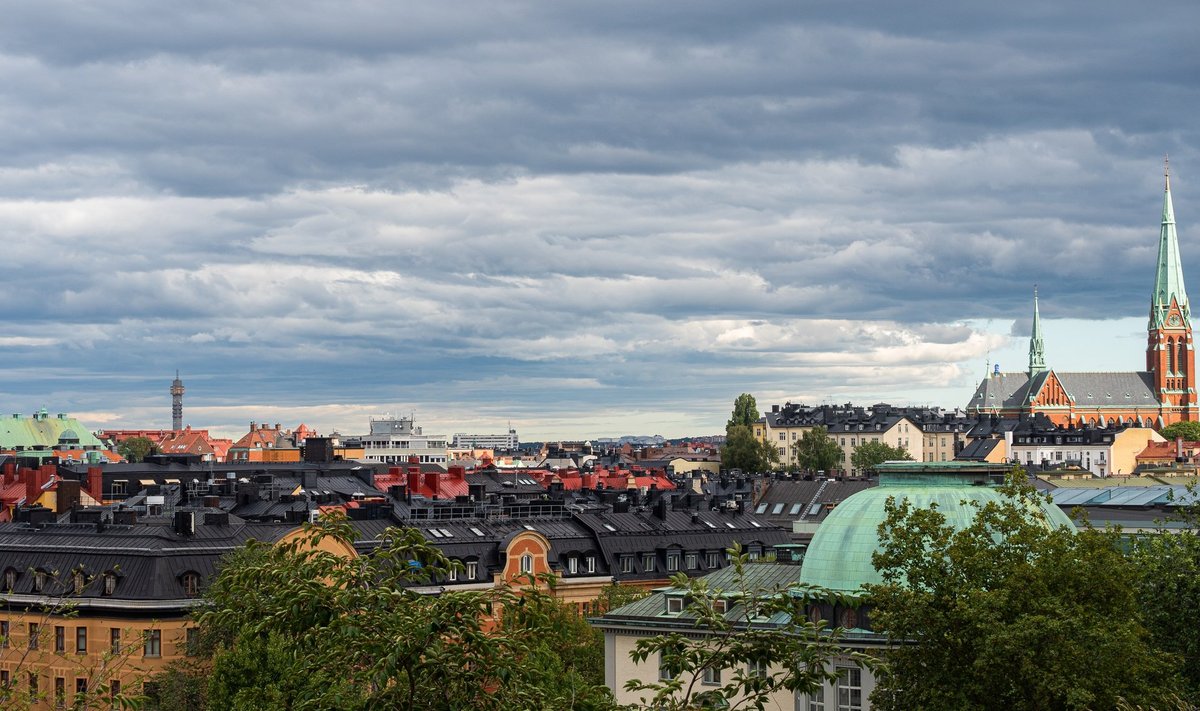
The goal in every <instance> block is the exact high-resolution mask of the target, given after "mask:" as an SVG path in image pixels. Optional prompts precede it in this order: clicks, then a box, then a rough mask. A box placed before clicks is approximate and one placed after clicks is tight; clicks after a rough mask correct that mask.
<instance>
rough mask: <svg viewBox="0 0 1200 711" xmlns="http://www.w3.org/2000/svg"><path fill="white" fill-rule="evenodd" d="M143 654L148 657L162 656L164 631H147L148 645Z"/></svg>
mask: <svg viewBox="0 0 1200 711" xmlns="http://www.w3.org/2000/svg"><path fill="white" fill-rule="evenodd" d="M142 654H143V656H147V657H161V656H162V630H146V645H145V649H144V650H143V651H142Z"/></svg>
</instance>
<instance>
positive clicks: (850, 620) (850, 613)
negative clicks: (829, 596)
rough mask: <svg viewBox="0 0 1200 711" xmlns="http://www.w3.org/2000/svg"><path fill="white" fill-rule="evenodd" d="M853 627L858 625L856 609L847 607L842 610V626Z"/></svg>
mask: <svg viewBox="0 0 1200 711" xmlns="http://www.w3.org/2000/svg"><path fill="white" fill-rule="evenodd" d="M855 627H858V610H855V609H854V608H852V607H847V608H846V609H845V610H842V628H843V629H848V630H852V629H854V628H855Z"/></svg>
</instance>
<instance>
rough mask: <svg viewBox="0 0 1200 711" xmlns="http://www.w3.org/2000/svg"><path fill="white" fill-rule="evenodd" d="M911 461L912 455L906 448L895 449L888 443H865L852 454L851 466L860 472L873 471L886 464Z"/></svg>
mask: <svg viewBox="0 0 1200 711" xmlns="http://www.w3.org/2000/svg"><path fill="white" fill-rule="evenodd" d="M901 459H904V460H911V459H912V455H910V454H909V453H908V450H907V449H905V448H904V447H893V446H891V445H890V444H887V443H886V442H863V443H862V444H860V445H858V446H857V447H855V448H854V451H853V452H851V453H850V464H851V465H853V466H854V468H855V469H857V470H859V471H871V470H873V469H875V467H877V466H879V465H880V464H883V463H884V462H891V461H896V460H901Z"/></svg>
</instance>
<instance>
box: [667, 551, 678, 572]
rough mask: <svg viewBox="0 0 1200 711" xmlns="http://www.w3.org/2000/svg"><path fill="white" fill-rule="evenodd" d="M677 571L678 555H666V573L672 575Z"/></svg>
mask: <svg viewBox="0 0 1200 711" xmlns="http://www.w3.org/2000/svg"><path fill="white" fill-rule="evenodd" d="M677 570H679V554H678V553H668V554H667V572H670V573H674V572H676V571H677Z"/></svg>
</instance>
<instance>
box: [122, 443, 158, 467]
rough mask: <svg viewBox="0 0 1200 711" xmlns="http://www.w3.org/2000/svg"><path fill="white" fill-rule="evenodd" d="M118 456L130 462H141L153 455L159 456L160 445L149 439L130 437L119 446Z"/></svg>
mask: <svg viewBox="0 0 1200 711" xmlns="http://www.w3.org/2000/svg"><path fill="white" fill-rule="evenodd" d="M117 454H120V455H121V456H122V457H124V458H125V461H128V462H140V461H142V460H144V459H145V458H146V457H148V456H150V455H151V454H158V445H156V444H155V443H154V440H152V439H150V438H149V437H130V438H129V439H126V440H121V442H120V444H118V445H117Z"/></svg>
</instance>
